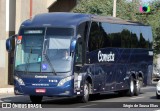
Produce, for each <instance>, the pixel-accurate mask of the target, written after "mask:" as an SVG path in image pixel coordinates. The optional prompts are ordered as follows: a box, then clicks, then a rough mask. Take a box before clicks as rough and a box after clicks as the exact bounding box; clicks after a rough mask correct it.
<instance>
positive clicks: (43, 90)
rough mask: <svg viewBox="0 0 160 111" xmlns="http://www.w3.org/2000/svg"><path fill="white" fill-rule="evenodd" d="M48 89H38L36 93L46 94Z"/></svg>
mask: <svg viewBox="0 0 160 111" xmlns="http://www.w3.org/2000/svg"><path fill="white" fill-rule="evenodd" d="M45 92H46V89H36V93H45Z"/></svg>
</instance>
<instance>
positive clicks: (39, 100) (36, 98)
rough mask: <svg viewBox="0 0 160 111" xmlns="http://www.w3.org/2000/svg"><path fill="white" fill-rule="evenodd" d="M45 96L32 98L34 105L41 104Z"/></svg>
mask: <svg viewBox="0 0 160 111" xmlns="http://www.w3.org/2000/svg"><path fill="white" fill-rule="evenodd" d="M42 99H43V96H30V100H31V101H32V103H41V101H42Z"/></svg>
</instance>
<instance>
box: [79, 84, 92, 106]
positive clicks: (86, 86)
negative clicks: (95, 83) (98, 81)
mask: <svg viewBox="0 0 160 111" xmlns="http://www.w3.org/2000/svg"><path fill="white" fill-rule="evenodd" d="M89 91H90V87H89V83H88V81H86V82H85V84H84V87H83V92H84V94H83V96H78V100H79V101H80V102H82V103H87V102H88V100H89Z"/></svg>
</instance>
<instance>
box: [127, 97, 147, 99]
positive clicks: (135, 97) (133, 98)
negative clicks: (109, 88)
mask: <svg viewBox="0 0 160 111" xmlns="http://www.w3.org/2000/svg"><path fill="white" fill-rule="evenodd" d="M140 98H144V97H134V98H130V99H140Z"/></svg>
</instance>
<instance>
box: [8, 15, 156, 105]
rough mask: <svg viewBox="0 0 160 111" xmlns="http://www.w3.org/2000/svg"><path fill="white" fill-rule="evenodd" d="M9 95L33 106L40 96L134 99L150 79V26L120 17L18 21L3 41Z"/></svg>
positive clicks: (53, 17)
mask: <svg viewBox="0 0 160 111" xmlns="http://www.w3.org/2000/svg"><path fill="white" fill-rule="evenodd" d="M13 41H16V46H15V50H14V53H15V59H14V92H15V94H16V95H29V96H30V99H31V101H32V102H33V103H38V102H41V101H42V98H43V96H49V97H50V96H51V97H52V96H57V97H77V98H78V100H80V101H81V102H87V101H88V99H89V95H90V94H100V93H107V92H116V93H119V94H125V95H129V96H133V95H136V96H137V95H138V94H139V93H140V88H141V86H143V85H147V84H148V83H149V82H148V81H149V80H150V79H151V74H152V64H153V50H152V31H151V27H150V26H146V25H143V24H141V23H138V22H132V21H126V20H122V19H120V18H114V17H104V16H97V15H89V14H79V13H62V12H61V13H58V12H57V13H47V14H39V15H36V16H35V17H34V18H33V19H31V20H26V21H24V22H23V23H22V24H21V26H20V29H19V32H18V34H17V35H14V36H11V37H9V38H8V39H7V41H6V49H7V51H8V52H11V51H13V48H12V47H13V44H12V43H13Z"/></svg>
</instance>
